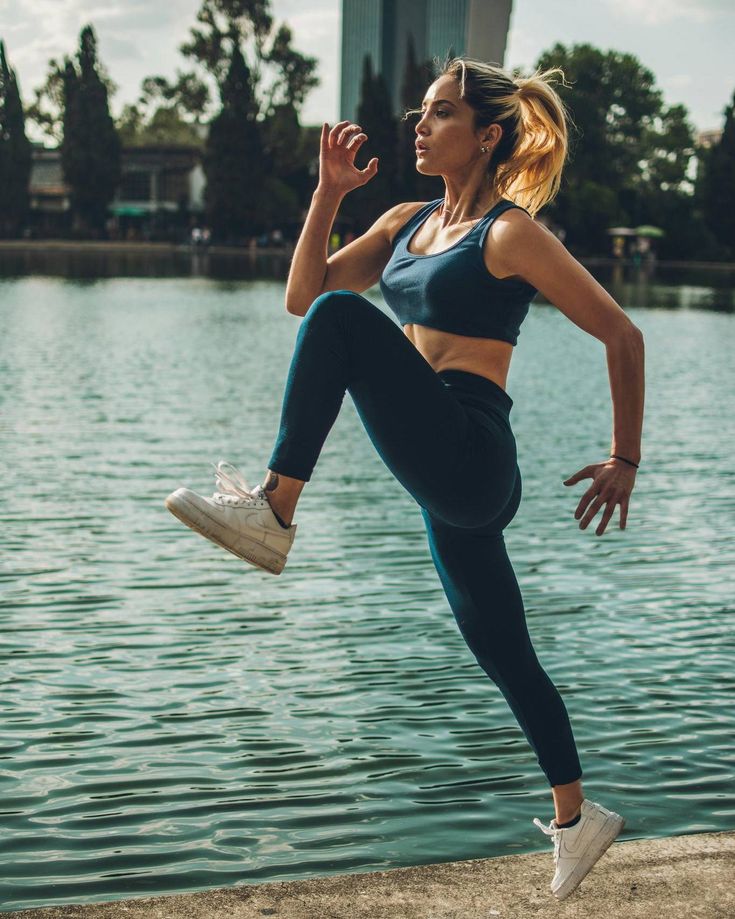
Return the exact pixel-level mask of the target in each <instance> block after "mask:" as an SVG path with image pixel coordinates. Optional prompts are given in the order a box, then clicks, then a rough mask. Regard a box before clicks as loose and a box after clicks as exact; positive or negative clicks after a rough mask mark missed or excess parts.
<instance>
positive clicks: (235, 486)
mask: <svg viewBox="0 0 735 919" xmlns="http://www.w3.org/2000/svg"><path fill="white" fill-rule="evenodd" d="M211 465H212V466H214V475H215V486H216V489H217V491H216V492H215V494H217V492H219V494H223V495H239V496H240V497H241V498H250V497H252V495H251V492H250V486H249V485H248V483H247V482H246V481H245V477H244V476H243V474H242V473H241V472H240V470H239V469H238V468H237V467H236V466H233V465H232V463H229V462H228V461H227V460H220V461H219V462H218V463H211ZM227 469H229V470H231V471H229V472H228V471H227Z"/></svg>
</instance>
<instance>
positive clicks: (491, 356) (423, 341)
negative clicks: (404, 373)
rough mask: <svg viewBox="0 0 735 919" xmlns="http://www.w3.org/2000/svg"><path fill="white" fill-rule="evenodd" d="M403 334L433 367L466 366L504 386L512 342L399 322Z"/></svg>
mask: <svg viewBox="0 0 735 919" xmlns="http://www.w3.org/2000/svg"><path fill="white" fill-rule="evenodd" d="M403 331H404V333H405V335H406V337H407V338H408V339H409V341H411V342H412V343H413V345H414V347H415V348H416V349H417V350H418V351H420V352H421V354H422V355H423V356H424V358H425V359H426V361H427V362H428V363H429V364H431V366H432V367H433V368H434V370H435V371H436V372H437V373H439V371H440V370H466V371H467V372H468V373H477V374H479V375H480V376H481V377H487V379H488V380H492V381H493V383H497V384H498V386H500V387H502V389H505V383H506V380H507V379H508V368H509V367H510V359H511V357H512V355H513V345H512V344H511V343H510V342H508V341H500V340H499V339H496V338H472V337H470V336H468V335H455V334H454V333H453V332H443V331H441V330H440V329H432V328H429V326H425V325H416V323H408V324H407V325H404V326H403Z"/></svg>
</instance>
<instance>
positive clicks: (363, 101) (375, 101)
mask: <svg viewBox="0 0 735 919" xmlns="http://www.w3.org/2000/svg"><path fill="white" fill-rule="evenodd" d="M356 123H357V124H359V125H360V127H361V129H362V130H363V131H364V132H365V134H367V137H368V139H367V142H366V143H364V144H363V145H362V147H360V150H359V152H358V154H357V156H358V157H360V158H362V157H364V156H366V157H367V160H368V161H369V160H370V159H372V157H373V156H377V157H378V160H379V162H378V172H377V174H376V175H375V176H374V177H373V178H372V179H371V180H370V181H369V182H368V183H367V184H366V185H361V186H360V187H359V188H356V189H354V190H353V191H351V192H350V194H349V195H348V196H347V198H346V199H345V206H344V211H345V215H349V216H351V217H352V218H353V219H354V221H355V232H356V233H362V232H363V231H364V230H366V229H367V228H368V227H369V226H370V225H371V224H372V223H374V221H375V220H377V218H378V217H379V216H380V215H381V214H382V213H383V212H384V211H385V210H387V209H388V208H389V207H392V205H393V204H394V203H395V202H396V200H398V197H399V196H400V184H399V181H400V180H399V177H398V175H397V161H398V131H397V122H396V118H395V117H394V116H393V114H392V103H391V98H390V92H389V90H388V86H387V84H386V82H385V78H384V77H383V75H382V74H375V73H373V63H372V58H371V56H370V54H366V55H365V56H364V58H363V66H362V81H361V84H360V102H359V105H358V107H357V121H356ZM358 168H361V167H359V166H358Z"/></svg>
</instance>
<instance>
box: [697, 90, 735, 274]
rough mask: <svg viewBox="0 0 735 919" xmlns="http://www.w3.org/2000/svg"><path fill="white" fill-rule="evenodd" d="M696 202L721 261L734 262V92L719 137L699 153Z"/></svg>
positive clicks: (726, 109)
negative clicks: (712, 144)
mask: <svg viewBox="0 0 735 919" xmlns="http://www.w3.org/2000/svg"><path fill="white" fill-rule="evenodd" d="M698 185H699V200H700V201H701V205H702V210H703V213H704V218H705V221H706V224H707V226H708V229H709V230H710V232H711V233H712V235H713V237H714V238H715V240H716V247H717V250H718V251H719V253H720V256H719V257H720V258H729V259H735V93H734V94H733V99H732V102H731V103H730V104H729V105H728V106H727V107H726V108H725V122H724V125H723V128H722V136H721V137H720V140H719V142H718V143H716V144H715V145H714V146H713V147H711V148H710V149H709V150H704V151H702V163H701V168H700V174H699V182H698Z"/></svg>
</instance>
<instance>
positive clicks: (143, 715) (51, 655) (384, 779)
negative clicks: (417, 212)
mask: <svg viewBox="0 0 735 919" xmlns="http://www.w3.org/2000/svg"><path fill="white" fill-rule="evenodd" d="M283 290H284V288H283V284H282V283H281V282H280V281H279V282H276V281H258V280H250V281H244V280H232V281H217V280H214V279H208V278H205V277H200V278H161V279H155V278H145V279H136V278H118V279H102V280H89V281H86V282H80V281H74V280H66V279H59V278H49V277H18V278H15V279H6V280H5V281H2V282H0V371H1V372H2V394H1V396H0V398H1V399H2V403H1V405H0V410H1V412H2V415H1V421H0V464H1V465H2V472H3V490H2V497H1V498H0V501H1V502H2V504H1V506H0V519H1V522H2V532H1V535H0V552H1V553H2V554H1V563H0V564H1V567H0V589H1V590H2V597H1V601H0V602H1V616H0V622H1V623H2V639H1V640H2V644H1V646H0V652H1V653H2V657H3V668H2V685H1V690H0V711H1V713H2V729H1V732H0V738H1V739H2V752H1V753H0V755H1V756H2V763H1V764H0V765H1V766H2V769H1V771H0V781H1V784H2V797H1V799H0V811H1V819H0V826H1V827H2V833H1V834H0V878H1V880H0V903H1V904H2V908H3V909H5V910H9V909H13V908H20V907H33V906H41V905H53V904H62V903H69V902H91V901H103V900H114V899H118V898H121V897H125V896H143V895H151V894H159V893H172V892H185V891H194V890H201V889H205V888H209V887H221V886H231V885H236V884H242V883H256V882H259V881H266V880H274V879H280V880H286V879H295V878H303V877H309V876H313V875H317V874H331V873H343V872H350V871H368V870H374V869H382V868H388V867H397V866H401V865H418V864H426V863H432V862H441V861H450V860H454V859H465V858H479V857H487V856H494V855H505V854H510V853H518V852H529V851H539V850H544V849H548V851H549V856H550V865H551V848H550V845H549V842H548V840H547V838H546V837H544V836H543V835H542V834H541V833H540V832H539V830H538V829H537V828H536V827H534V826H533V824H532V822H531V820H532V818H533V817H534V816H539V817H541V818H542V819H543V820H544V821H545V822H546V821H548V820H549V819H550V818H551V817H552V816H553V809H552V806H551V798H550V795H549V791H548V788H547V785H546V780H545V778H544V776H543V774H542V773H541V771H540V769H539V768H538V765H537V763H536V760H535V757H534V755H533V753H532V751H531V750H530V748H529V747H528V745H527V742H526V740H525V737H524V736H523V734H522V733H521V730H520V728H519V727H518V725H517V724H516V722H515V720H514V718H513V716H512V714H511V712H510V710H509V709H508V707H507V704H506V702H505V700H504V698H503V697H502V696H501V694H500V692H499V690H497V688H496V687H495V686H494V685H493V684H492V683H491V682H490V681H489V680H488V678H487V677H486V676H485V674H484V673H483V672H482V671H481V670H480V668H479V666H478V665H477V664H476V662H475V660H474V658H473V657H472V655H471V653H470V652H469V649H468V648H467V647H466V646H465V644H464V641H463V639H462V637H461V635H460V633H459V631H458V629H457V627H456V624H455V622H454V618H453V616H452V613H451V611H450V609H449V607H448V604H447V602H446V600H445V598H444V595H443V592H442V589H441V585H440V583H439V580H438V576H437V575H436V573H435V570H434V568H433V565H432V562H431V558H430V556H429V551H428V547H427V545H426V541H425V534H424V529H423V523H422V520H421V517H420V514H419V513H418V508H417V505H416V504H415V503H414V502H413V500H412V499H411V498H410V496H408V495H407V494H406V493H405V492H404V491H403V489H402V487H401V486H400V485H399V484H398V483H397V482H396V481H395V480H394V479H393V478H392V477H391V475H390V473H389V472H388V470H387V469H386V468H385V466H384V465H383V464H382V461H381V460H380V458H379V457H378V455H377V454H376V452H375V450H374V448H373V447H372V444H371V443H370V441H369V439H368V437H367V435H366V434H365V432H364V430H363V429H362V426H361V423H360V420H359V417H358V416H357V413H356V411H355V409H354V406H353V404H352V402H351V400H350V399H349V397H347V398H346V399H345V402H344V406H343V410H342V413H341V414H340V416H339V418H338V420H337V422H336V424H335V427H334V428H333V430H332V432H331V434H330V437H329V439H328V441H327V443H326V446H325V449H324V452H323V454H322V456H321V458H320V461H319V464H318V465H317V468H316V470H315V473H314V477H313V479H312V482H311V483H310V484H309V485H308V486H307V487H306V489H305V490H304V493H303V495H302V499H301V503H300V504H299V507H298V509H297V512H296V520H297V522H298V523H299V533H300V537H299V539H298V540H297V542H296V543H295V544H294V549H293V550H292V552H291V554H290V556H289V562H288V566H287V568H286V569H285V571H284V573H283V574H282V575H281V576H280V577H277V578H276V577H273V576H272V575H269V574H266V573H265V572H261V571H258V570H256V569H255V568H252V567H251V566H249V565H245V564H244V563H242V562H240V561H239V560H238V559H236V558H235V557H234V556H232V555H230V554H229V553H227V552H224V551H223V550H221V549H219V548H218V547H216V546H214V545H212V544H210V543H209V542H207V541H206V540H203V539H202V538H201V537H199V536H197V535H196V534H194V533H192V532H191V531H190V530H188V529H186V528H184V527H183V526H182V525H181V524H180V523H179V522H178V521H177V520H176V519H175V518H173V517H172V516H171V515H170V514H169V513H168V512H167V511H166V509H165V508H164V506H163V499H164V497H165V496H166V495H167V494H168V493H169V492H170V491H171V490H173V489H174V488H176V487H177V486H179V485H182V484H185V485H187V486H189V487H192V488H195V489H196V490H199V491H203V492H205V493H207V494H209V493H211V490H212V487H213V484H214V483H213V478H212V470H211V467H210V466H209V463H210V461H213V460H216V459H219V458H221V457H226V458H228V459H230V460H231V461H232V462H234V463H236V464H237V465H238V466H240V468H241V469H242V470H243V472H244V473H245V475H246V477H248V479H249V481H251V482H257V481H260V480H261V477H262V475H263V473H264V471H265V463H266V461H267V459H268V456H269V452H270V449H271V446H272V443H273V440H274V437H275V434H276V426H277V422H278V417H279V412H280V404H281V397H282V394H283V386H284V382H285V375H286V371H287V368H288V364H289V360H290V356H291V351H292V347H293V343H294V339H295V335H296V332H297V330H298V327H299V322H300V320H299V319H298V318H296V317H294V316H290V315H288V314H287V313H286V311H285V309H284V307H283ZM658 295H661V290H659V291H658ZM366 296H368V297H369V298H370V299H372V300H373V301H374V302H376V303H378V304H379V305H381V307H382V308H384V309H386V310H387V308H386V307H385V305H384V304H382V301H381V299H380V292H379V290H378V289H377V288H374V289H373V290H372V291H369V292H367V293H366ZM677 296H679V298H680V299H679V302H681V298H682V296H683V294H682V291H681V290H679V291H678V292H677ZM687 296H688V294H687ZM717 297H719V298H720V300H721V299H722V298H723V297H725V298H727V297H730V298H731V297H732V291H731V290H730V291H725V292H723V291H722V290H720V292H719V293H718V294H717ZM700 299H702V298H700ZM703 299H704V301H706V299H707V297H706V295H704V297H703ZM695 300H696V297H695ZM695 305H696V304H695ZM629 312H630V314H631V315H632V317H633V319H634V321H635V322H636V323H637V324H638V325H639V326H640V327H641V328H642V329H643V331H644V333H645V337H646V365H647V379H648V389H647V397H646V420H645V429H644V440H643V460H642V465H641V470H640V472H639V475H638V480H637V484H636V489H635V491H634V492H633V496H632V499H631V505H630V512H629V517H628V526H627V529H626V530H625V531H620V530H619V529H618V512H617V511H616V513H615V516H614V518H613V521H612V523H611V525H610V526H608V529H607V531H606V533H605V534H604V535H603V536H602V537H597V536H595V534H594V528H595V525H596V523H597V522H598V521H599V517H600V515H599V514H598V517H597V518H596V519H595V521H594V523H593V524H592V525H590V527H589V528H588V529H587V530H586V531H581V530H579V529H578V525H577V522H576V521H575V520H574V518H573V512H574V509H575V507H576V505H577V502H578V500H579V498H580V496H581V495H582V493H583V491H584V490H585V488H586V487H587V486H586V485H585V484H584V483H580V484H578V485H577V486H574V487H572V488H567V487H565V486H563V485H562V480H563V479H564V478H566V477H567V476H569V475H571V473H573V472H575V471H577V470H578V469H580V468H581V467H582V466H584V465H586V464H587V463H590V462H595V461H598V460H601V459H603V458H604V457H606V456H607V452H608V449H609V445H610V431H611V401H610V394H609V384H608V378H607V369H606V363H605V351H604V347H603V346H602V344H601V343H600V342H599V341H597V340H596V339H594V338H591V337H590V336H588V335H587V334H586V333H584V332H582V331H581V330H580V329H578V328H577V327H576V326H574V325H573V324H572V323H570V322H569V321H568V320H567V319H566V318H565V317H564V316H563V315H562V314H561V313H560V312H559V311H558V310H556V309H554V308H552V307H550V306H548V305H545V304H542V303H537V304H534V305H533V307H532V309H531V314H530V316H529V318H528V320H527V321H526V323H525V325H524V327H523V331H522V334H521V338H520V340H519V346H518V348H517V350H516V353H515V355H514V361H513V365H512V368H511V373H510V378H509V383H508V391H509V392H510V394H511V396H512V397H513V399H514V401H515V404H514V407H513V410H512V414H511V420H512V424H513V428H514V431H515V434H516V438H517V442H518V451H519V463H520V466H521V470H522V472H523V477H524V496H523V502H522V504H521V508H520V510H519V512H518V514H517V516H516V518H515V519H514V521H513V522H512V523H511V525H510V526H509V527H508V529H507V530H506V542H507V545H508V550H509V553H510V555H511V558H512V559H513V562H514V565H515V568H516V572H517V574H518V578H519V582H520V585H521V589H522V592H523V597H524V601H525V604H526V608H527V616H528V621H529V628H530V631H531V635H532V638H533V640H534V643H535V645H536V648H537V651H538V654H539V657H540V659H541V661H542V663H543V664H544V666H545V667H546V669H547V670H548V672H549V674H550V676H551V677H552V679H553V680H554V681H555V682H556V684H557V686H558V687H559V690H560V691H561V693H562V695H563V697H564V699H565V702H566V705H567V708H568V710H569V713H570V717H571V720H572V725H573V727H574V730H575V734H576V737H577V742H578V746H579V750H580V758H581V761H582V767H583V769H584V777H583V780H584V782H585V791H586V793H587V795H588V797H590V798H591V799H592V800H599V801H600V802H601V803H603V804H605V805H606V806H608V807H611V808H613V809H615V810H618V811H619V812H620V813H622V814H624V815H625V817H626V819H627V826H626V829H625V831H624V833H623V838H628V839H631V838H640V837H655V836H664V835H668V834H679V833H696V832H701V831H712V830H725V829H732V827H733V825H735V794H734V788H735V784H734V782H733V779H734V778H735V757H734V755H733V753H734V747H735V745H734V744H733V734H734V728H735V717H734V716H733V689H734V688H735V678H734V676H733V673H734V672H735V671H734V668H733V663H734V661H733V657H734V655H733V645H734V644H735V638H734V631H733V625H734V623H733V612H732V597H733V581H732V571H733V570H734V565H733V563H734V562H735V549H734V548H733V533H732V522H733V510H734V503H735V502H734V500H733V499H734V490H733V479H734V476H735V473H734V472H733V456H735V435H734V433H733V425H732V409H733V392H734V385H733V384H734V382H735V381H734V379H733V362H732V351H733V343H734V341H735V316H733V314H732V312H718V311H706V310H701V309H656V310H650V309H642V308H638V307H629Z"/></svg>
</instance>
